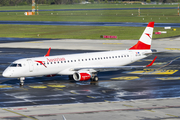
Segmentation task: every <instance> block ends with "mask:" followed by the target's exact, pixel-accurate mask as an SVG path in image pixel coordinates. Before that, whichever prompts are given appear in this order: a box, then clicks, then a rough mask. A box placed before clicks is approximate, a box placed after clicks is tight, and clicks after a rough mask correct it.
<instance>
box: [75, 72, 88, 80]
mask: <svg viewBox="0 0 180 120" xmlns="http://www.w3.org/2000/svg"><path fill="white" fill-rule="evenodd" d="M90 78H91V74H90V73H89V72H75V73H74V74H73V79H74V80H75V81H87V80H89V79H90Z"/></svg>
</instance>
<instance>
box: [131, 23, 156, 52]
mask: <svg viewBox="0 0 180 120" xmlns="http://www.w3.org/2000/svg"><path fill="white" fill-rule="evenodd" d="M153 29H154V22H149V24H148V25H147V27H146V29H145V30H144V32H143V34H142V35H141V37H140V39H139V41H138V42H137V44H136V45H134V46H133V47H131V48H129V50H144V49H146V50H149V49H151V41H152V34H153Z"/></svg>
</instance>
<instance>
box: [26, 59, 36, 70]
mask: <svg viewBox="0 0 180 120" xmlns="http://www.w3.org/2000/svg"><path fill="white" fill-rule="evenodd" d="M27 61H28V64H29V72H33V69H34V65H33V61H32V60H31V59H27Z"/></svg>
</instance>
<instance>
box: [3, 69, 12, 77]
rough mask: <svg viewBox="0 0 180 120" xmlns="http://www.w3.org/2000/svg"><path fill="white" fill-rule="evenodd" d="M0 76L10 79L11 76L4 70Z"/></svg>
mask: <svg viewBox="0 0 180 120" xmlns="http://www.w3.org/2000/svg"><path fill="white" fill-rule="evenodd" d="M2 76H3V77H10V76H11V75H10V74H9V72H8V71H7V70H5V71H4V72H3V73H2Z"/></svg>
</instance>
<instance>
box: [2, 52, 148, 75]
mask: <svg viewBox="0 0 180 120" xmlns="http://www.w3.org/2000/svg"><path fill="white" fill-rule="evenodd" d="M144 53H151V50H118V51H107V52H93V53H83V54H71V55H57V56H47V57H34V58H24V59H19V60H16V61H14V62H13V63H12V64H11V65H10V66H9V67H8V68H7V69H6V70H5V71H4V72H3V76H4V77H11V78H20V77H32V76H44V75H54V74H59V75H72V74H74V72H75V71H73V70H72V69H74V68H83V67H84V68H87V67H112V66H114V67H116V66H124V65H127V64H130V63H133V62H135V61H137V60H139V59H142V58H145V57H147V55H145V54H144ZM41 62H42V63H41Z"/></svg>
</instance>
